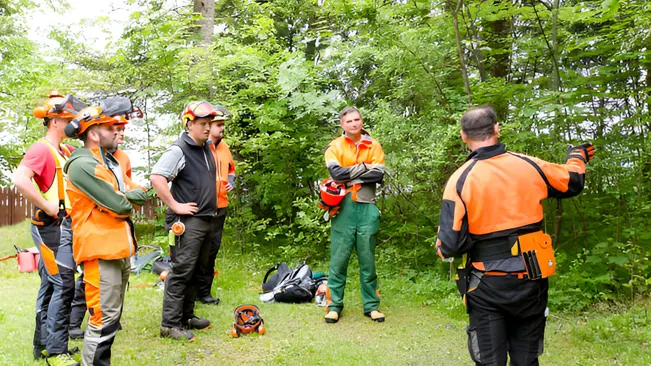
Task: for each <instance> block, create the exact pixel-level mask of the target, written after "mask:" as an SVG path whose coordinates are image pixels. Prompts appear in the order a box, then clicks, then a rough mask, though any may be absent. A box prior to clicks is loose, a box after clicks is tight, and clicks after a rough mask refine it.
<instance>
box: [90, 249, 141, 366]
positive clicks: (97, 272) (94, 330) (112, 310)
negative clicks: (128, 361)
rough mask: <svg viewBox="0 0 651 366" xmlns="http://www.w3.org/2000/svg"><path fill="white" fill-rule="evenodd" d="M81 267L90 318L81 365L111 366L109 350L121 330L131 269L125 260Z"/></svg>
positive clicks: (97, 262)
mask: <svg viewBox="0 0 651 366" xmlns="http://www.w3.org/2000/svg"><path fill="white" fill-rule="evenodd" d="M81 265H82V267H83V270H84V286H85V290H86V306H87V308H88V313H89V314H90V318H89V319H88V326H87V327H86V333H85V334H84V345H83V348H82V351H81V357H82V363H83V364H84V365H95V366H98V365H110V363H111V346H112V345H113V341H114V340H115V334H116V333H117V332H118V330H119V327H120V316H121V314H122V305H123V304H124V296H125V292H126V289H127V282H129V273H130V271H131V265H130V263H129V259H128V258H124V259H113V260H103V259H94V260H90V261H86V262H82V263H81Z"/></svg>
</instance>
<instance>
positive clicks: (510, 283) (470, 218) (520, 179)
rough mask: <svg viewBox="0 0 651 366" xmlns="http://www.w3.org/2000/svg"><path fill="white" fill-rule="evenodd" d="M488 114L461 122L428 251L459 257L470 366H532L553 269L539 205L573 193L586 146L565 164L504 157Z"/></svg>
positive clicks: (580, 181) (589, 150) (587, 155)
mask: <svg viewBox="0 0 651 366" xmlns="http://www.w3.org/2000/svg"><path fill="white" fill-rule="evenodd" d="M498 136H499V125H498V124H497V118H496V115H495V111H494V110H493V109H492V108H490V107H479V108H475V109H471V110H469V111H468V112H466V113H465V114H464V115H463V117H462V118H461V138H462V139H463V141H464V142H465V143H466V145H468V147H469V148H470V150H471V151H472V153H471V154H470V156H469V157H468V160H467V161H466V163H465V164H464V165H463V166H461V168H459V169H458V170H457V171H456V172H455V173H454V174H452V177H451V178H450V180H449V181H448V183H447V185H446V187H445V191H444V193H443V202H442V208H441V219H440V220H441V221H440V224H439V233H438V237H437V240H436V250H437V252H438V254H439V256H441V257H442V258H444V259H447V260H451V259H452V257H456V256H461V255H463V257H464V259H463V260H462V267H460V269H459V270H458V271H457V273H458V275H459V276H458V277H459V278H458V279H457V286H458V287H459V292H460V293H461V295H462V298H463V300H464V302H465V304H466V310H467V312H468V316H469V318H470V326H468V328H467V333H468V348H469V352H470V356H471V358H472V360H473V361H474V362H475V363H476V364H477V365H506V361H507V353H508V355H509V357H510V360H511V365H538V357H539V356H540V355H541V354H542V352H543V340H544V333H545V322H546V316H547V293H548V280H547V278H548V277H549V276H551V275H553V274H554V272H555V268H556V262H555V259H554V254H553V251H552V246H551V238H550V237H549V235H547V234H545V233H543V232H542V220H543V206H542V200H543V199H545V198H547V197H554V198H569V197H574V196H576V195H578V194H579V193H581V190H583V185H584V182H585V169H586V164H587V163H588V162H589V161H590V160H592V158H593V155H594V152H595V150H594V147H593V146H592V145H591V144H583V145H580V146H576V147H570V148H569V149H568V153H567V158H566V161H565V164H552V163H548V162H546V161H544V160H541V159H538V158H535V157H531V156H526V155H522V154H517V153H513V152H510V151H507V150H506V148H505V147H504V145H503V144H501V143H500V142H499V141H498Z"/></svg>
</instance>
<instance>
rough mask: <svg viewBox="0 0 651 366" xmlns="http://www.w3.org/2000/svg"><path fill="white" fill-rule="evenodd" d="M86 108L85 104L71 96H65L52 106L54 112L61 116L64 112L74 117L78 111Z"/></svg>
mask: <svg viewBox="0 0 651 366" xmlns="http://www.w3.org/2000/svg"><path fill="white" fill-rule="evenodd" d="M86 107H88V106H87V105H86V103H84V102H82V101H81V100H80V99H78V98H77V97H74V96H73V95H72V94H68V95H66V97H65V98H63V100H62V101H60V102H59V103H56V104H54V105H53V106H52V109H53V110H54V112H56V113H58V114H61V113H63V112H64V111H65V112H69V113H72V114H74V115H76V114H77V113H78V112H79V111H80V110H82V109H84V108H86Z"/></svg>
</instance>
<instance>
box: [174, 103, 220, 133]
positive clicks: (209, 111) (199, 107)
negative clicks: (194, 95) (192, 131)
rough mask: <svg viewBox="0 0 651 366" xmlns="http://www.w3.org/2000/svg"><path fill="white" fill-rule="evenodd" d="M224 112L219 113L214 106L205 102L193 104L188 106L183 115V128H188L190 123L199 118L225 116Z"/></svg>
mask: <svg viewBox="0 0 651 366" xmlns="http://www.w3.org/2000/svg"><path fill="white" fill-rule="evenodd" d="M223 115H224V113H223V112H218V111H217V109H215V107H213V105H212V104H210V103H208V102H206V101H205V100H202V101H197V102H191V103H190V104H188V105H187V106H186V107H185V109H184V110H183V113H182V114H181V126H183V128H184V129H185V128H187V127H188V121H194V120H195V119H197V118H204V117H214V118H215V117H218V116H223Z"/></svg>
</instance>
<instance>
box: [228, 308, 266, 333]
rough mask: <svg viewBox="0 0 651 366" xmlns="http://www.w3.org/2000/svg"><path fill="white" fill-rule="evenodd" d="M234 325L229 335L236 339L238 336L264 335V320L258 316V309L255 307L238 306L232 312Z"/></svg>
mask: <svg viewBox="0 0 651 366" xmlns="http://www.w3.org/2000/svg"><path fill="white" fill-rule="evenodd" d="M233 315H234V316H235V323H233V327H232V328H231V335H232V336H233V337H234V338H238V337H239V336H240V334H249V333H252V332H258V334H260V335H263V334H264V333H265V328H264V320H262V317H261V316H260V309H259V308H258V307H257V306H255V305H240V306H238V307H236V308H235V311H234V312H233Z"/></svg>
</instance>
